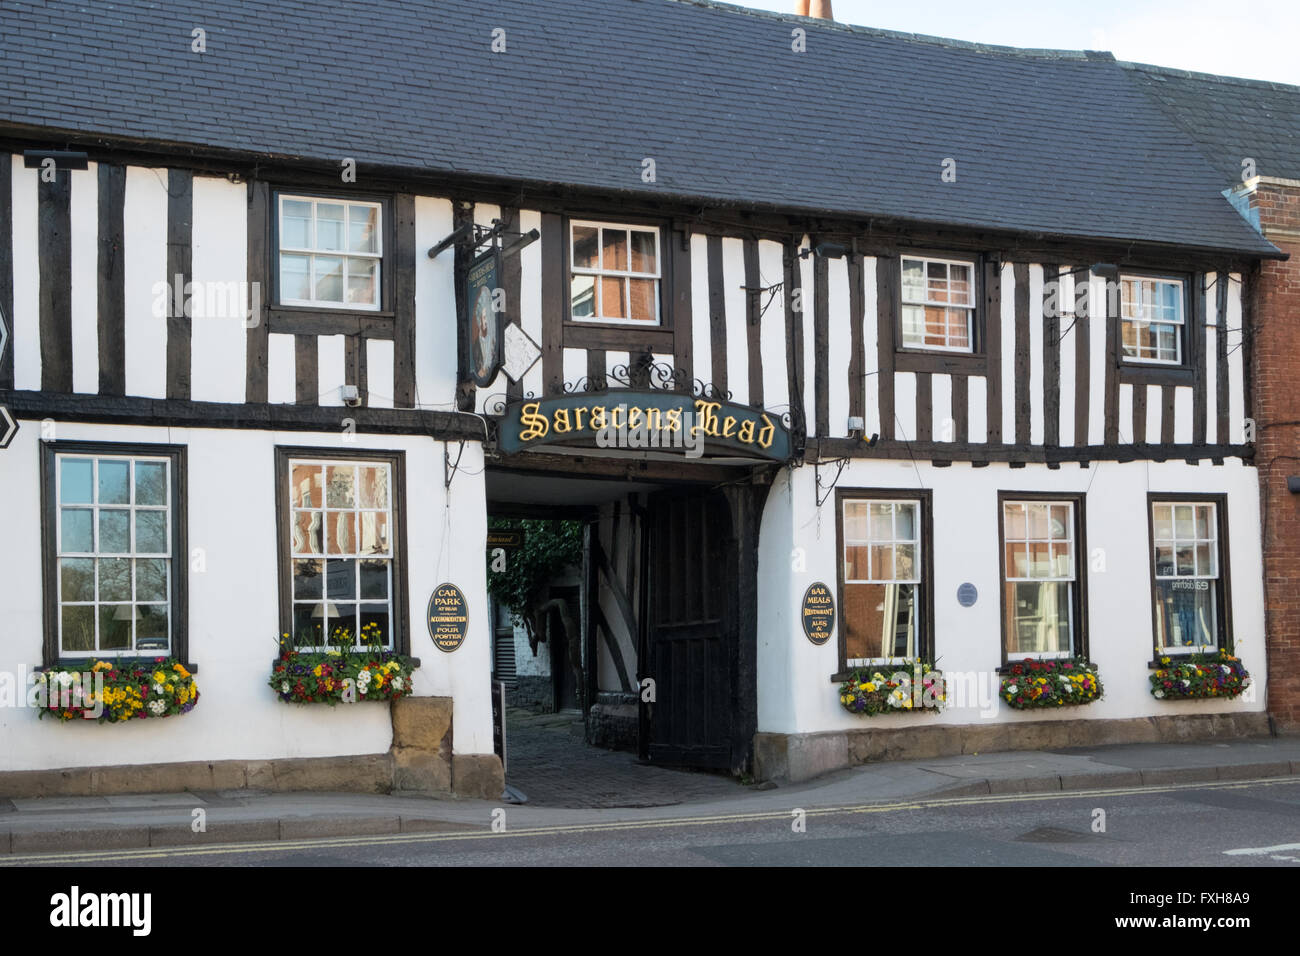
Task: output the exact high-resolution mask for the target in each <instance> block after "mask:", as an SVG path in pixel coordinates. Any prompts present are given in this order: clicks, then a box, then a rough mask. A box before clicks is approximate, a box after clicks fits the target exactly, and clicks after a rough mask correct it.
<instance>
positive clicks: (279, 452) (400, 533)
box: [275, 445, 411, 655]
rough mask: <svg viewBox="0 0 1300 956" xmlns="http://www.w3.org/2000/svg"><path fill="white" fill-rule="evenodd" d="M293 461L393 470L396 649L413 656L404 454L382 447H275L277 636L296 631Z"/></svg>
mask: <svg viewBox="0 0 1300 956" xmlns="http://www.w3.org/2000/svg"><path fill="white" fill-rule="evenodd" d="M295 458H309V459H310V458H315V459H320V460H326V461H328V460H338V461H351V462H383V463H385V464H387V465H389V466H390V467H391V468H392V476H393V498H392V502H391V505H392V525H391V533H392V534H393V535H394V536H395V537H396V541H395V542H394V547H393V593H392V595H391V598H392V605H393V612H392V619H391V620H392V626H393V629H394V631H395V632H396V633H394V634H393V641H392V651H393V652H394V653H397V654H404V655H410V653H411V628H410V590H409V585H408V581H407V556H406V535H407V530H406V452H404V451H400V450H393V449H378V448H349V449H346V450H345V449H339V448H322V447H316V446H306V445H276V446H275V524H276V534H275V547H276V577H277V580H278V582H279V587H278V590H279V607H280V611H279V617H280V620H279V628H278V629H277V631H276V634H277V636H278V635H281V634H286V633H292V632H293V556H292V554H291V553H290V550H289V540H290V538H289V522H290V521H292V519H293V512H292V509H291V508H290V507H289V462H290V460H292V459H295Z"/></svg>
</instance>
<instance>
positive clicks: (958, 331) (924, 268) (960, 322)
mask: <svg viewBox="0 0 1300 956" xmlns="http://www.w3.org/2000/svg"><path fill="white" fill-rule="evenodd" d="M902 273H903V299H902V305H903V314H902V344H903V346H904V348H915V349H932V350H937V351H943V352H974V351H975V264H974V263H973V262H963V261H960V260H953V259H928V258H919V257H916V256H903V257H902Z"/></svg>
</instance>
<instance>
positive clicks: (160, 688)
mask: <svg viewBox="0 0 1300 956" xmlns="http://www.w3.org/2000/svg"><path fill="white" fill-rule="evenodd" d="M165 690H167V688H166V687H163V685H162V684H154V685H153V692H154V693H155V694H161V693H163V692H164V691H165Z"/></svg>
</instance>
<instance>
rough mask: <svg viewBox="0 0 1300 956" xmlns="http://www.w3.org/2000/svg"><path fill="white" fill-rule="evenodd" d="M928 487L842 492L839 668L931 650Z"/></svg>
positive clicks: (848, 668) (884, 660) (880, 661)
mask: <svg viewBox="0 0 1300 956" xmlns="http://www.w3.org/2000/svg"><path fill="white" fill-rule="evenodd" d="M929 510H930V503H929V493H928V492H924V493H918V492H908V493H899V492H887V491H882V492H872V491H863V492H857V491H852V490H845V491H842V492H840V493H839V514H838V518H839V522H838V524H839V541H840V561H839V578H840V581H839V585H840V647H841V655H840V657H841V659H840V665H841V670H850V669H852V668H855V667H861V666H868V665H871V664H874V663H887V662H890V661H897V660H900V659H903V658H914V657H924V656H926V655H927V654H928V653H929V646H930V641H929V634H930V619H931V604H930V594H929V587H930V585H929V581H930V575H929V574H927V572H926V569H927V568H928V567H930V555H929V535H928V534H927V529H928V527H929V520H930V519H929Z"/></svg>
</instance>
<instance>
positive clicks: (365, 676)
mask: <svg viewBox="0 0 1300 956" xmlns="http://www.w3.org/2000/svg"><path fill="white" fill-rule="evenodd" d="M372 633H373V632H372ZM337 636H338V640H339V646H338V647H336V648H333V649H331V650H326V651H297V650H294V649H293V648H292V647H290V646H289V644H288V640H289V635H288V634H285V635H284V638H283V640H282V641H281V651H280V656H279V657H278V658H277V659H276V661H275V663H274V664H272V665H271V676H270V678H269V680H268V681H267V683H268V685H269V686H270V688H271V689H272V690H273V691H275V694H276V696H277V697H279V698H280V700H282V701H284V702H285V703H286V704H328V705H330V706H331V707H333V706H335V705H336V704H354V703H358V702H360V701H363V700H377V701H389V700H397V699H398V698H400V697H408V696H410V694H411V691H412V683H413V676H414V674H415V671H416V669H417V668H418V667H419V666H420V662H419V660H418V659H416V658H413V657H408V656H407V655H405V654H398V653H396V652H394V651H391V650H386V649H384V648H383V647H380V646H378V636H377V635H376V636H375V643H374V645H372V646H370V647H363V648H362V649H361V650H357V649H356V648H355V647H354V646H353V644H352V635H351V634H349V633H347V632H345V631H343V630H342V629H339V631H338V632H337Z"/></svg>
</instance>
